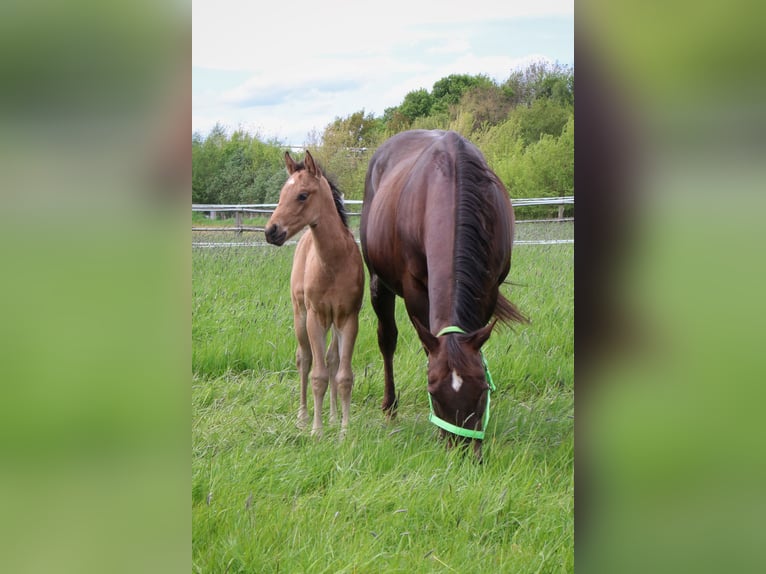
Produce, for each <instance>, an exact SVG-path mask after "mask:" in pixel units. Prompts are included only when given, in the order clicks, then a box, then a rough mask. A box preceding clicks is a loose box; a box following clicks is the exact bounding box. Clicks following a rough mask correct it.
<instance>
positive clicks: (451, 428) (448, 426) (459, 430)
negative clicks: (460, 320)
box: [428, 325, 496, 440]
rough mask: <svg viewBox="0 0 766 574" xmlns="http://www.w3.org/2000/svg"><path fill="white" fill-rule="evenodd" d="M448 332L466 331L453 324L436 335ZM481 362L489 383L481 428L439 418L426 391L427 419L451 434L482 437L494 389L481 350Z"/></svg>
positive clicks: (463, 333)
mask: <svg viewBox="0 0 766 574" xmlns="http://www.w3.org/2000/svg"><path fill="white" fill-rule="evenodd" d="M449 333H460V334H462V335H466V334H467V333H466V332H465V331H464V330H463V329H461V328H460V327H456V326H455V325H450V326H449V327H445V328H444V329H442V330H441V331H439V332H438V333H437V334H436V336H437V337H441V336H442V335H447V334H449ZM481 362H482V363H484V374H485V376H486V378H487V384H489V392H488V393H487V406H486V408H485V409H484V420H483V421H482V424H481V427H482V430H471V429H465V428H463V427H459V426H456V425H453V424H452V423H448V422H447V421H445V420H444V419H440V418H439V417H438V416H436V413H435V412H434V403H433V399H432V398H431V393H428V405H429V407H430V408H431V413H430V414H429V415H428V420H429V421H430V422H432V423H433V424H435V425H436V426H437V427H439V428H441V429H444V430H446V431H447V432H451V433H452V434H456V435H458V436H463V437H466V438H475V439H478V440H483V439H484V431H485V430H486V429H487V424H489V399H490V396H491V395H492V391H494V390H496V389H495V383H494V382H493V381H492V374H491V373H490V372H489V365H488V364H487V359H486V358H485V357H484V353H483V352H481Z"/></svg>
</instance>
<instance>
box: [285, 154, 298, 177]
mask: <svg viewBox="0 0 766 574" xmlns="http://www.w3.org/2000/svg"><path fill="white" fill-rule="evenodd" d="M285 167H286V168H287V175H292V174H294V173H295V170H296V169H297V168H298V164H297V163H295V161H294V160H293V158H291V157H290V152H289V151H286V152H285Z"/></svg>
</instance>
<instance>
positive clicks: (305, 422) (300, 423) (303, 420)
mask: <svg viewBox="0 0 766 574" xmlns="http://www.w3.org/2000/svg"><path fill="white" fill-rule="evenodd" d="M295 425H296V426H297V427H298V428H299V429H301V430H306V429H307V428H308V426H309V416H308V415H307V414H304V413H298V420H296V421H295Z"/></svg>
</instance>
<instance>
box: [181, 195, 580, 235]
mask: <svg viewBox="0 0 766 574" xmlns="http://www.w3.org/2000/svg"><path fill="white" fill-rule="evenodd" d="M345 203H346V205H347V206H349V207H352V206H359V209H361V205H362V201H361V200H359V199H347V200H346V201H345ZM538 205H558V206H559V212H558V218H556V219H518V220H517V221H516V223H525V222H535V223H537V222H541V221H572V220H573V219H574V218H573V217H564V207H565V206H566V205H574V196H573V195H568V196H565V197H525V198H519V199H514V200H513V208H514V210H515V211H516V210H518V209H519V208H523V207H526V206H538ZM276 207H277V204H276V203H259V204H244V205H234V204H230V205H222V204H207V203H193V204H192V211H201V212H205V213H210V219H216V218H217V217H218V214H220V213H234V226H233V227H231V226H230V227H194V226H192V231H236V232H239V233H242V232H243V231H260V232H262V231H264V228H263V227H258V226H247V225H242V214H244V213H251V214H255V215H270V214H271V213H272V212H273V211H274V209H275V208H276ZM348 215H350V216H359V215H361V213H360V211H352V212H349V213H348Z"/></svg>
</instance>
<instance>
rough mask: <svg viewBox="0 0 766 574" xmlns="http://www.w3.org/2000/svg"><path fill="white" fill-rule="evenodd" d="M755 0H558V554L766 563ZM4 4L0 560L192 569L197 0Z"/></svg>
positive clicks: (2, 565)
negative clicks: (569, 515)
mask: <svg viewBox="0 0 766 574" xmlns="http://www.w3.org/2000/svg"><path fill="white" fill-rule="evenodd" d="M763 11H764V10H763V8H762V6H760V5H758V4H756V3H754V2H730V3H726V4H715V3H712V4H711V3H703V4H700V3H692V2H688V1H676V2H672V1H671V2H664V3H661V4H656V5H651V6H650V5H647V4H646V3H645V2H641V3H639V2H637V1H634V0H628V1H627V2H619V3H610V2H605V1H603V0H602V1H597V0H590V1H586V0H583V1H579V2H578V3H577V5H576V36H575V37H576V59H575V66H576V67H577V68H578V88H577V95H576V97H575V110H576V115H577V116H578V121H579V129H578V133H577V135H576V140H575V150H576V151H575V154H576V168H575V178H576V181H575V185H576V187H577V191H578V194H579V197H578V205H577V211H578V213H577V225H576V229H575V238H576V246H575V253H576V286H575V302H576V339H575V340H576V356H575V364H576V429H577V434H576V449H577V451H576V459H577V473H576V484H577V490H576V523H577V529H576V533H577V534H576V537H577V553H576V569H577V571H578V572H579V571H582V572H633V571H635V572H647V571H652V572H681V571H695V572H718V571H735V572H746V571H763V569H764V562H765V560H764V558H763V555H762V552H760V551H759V550H760V548H761V547H762V539H763V534H762V532H763V529H762V528H761V527H760V526H761V525H760V520H759V518H760V516H761V515H762V514H763V512H762V511H763V510H764V506H765V503H766V500H765V497H764V493H763V487H762V486H763V484H764V482H765V481H764V478H766V477H765V476H764V474H765V473H764V470H765V468H764V460H763V458H764V454H763V452H764V449H763V444H764V442H763V434H764V433H763V424H762V422H761V420H762V419H761V416H759V415H758V409H757V407H760V406H761V404H763V398H764V392H763V390H762V386H761V384H759V381H761V382H762V381H763V380H764V375H763V373H764V369H763V366H764V365H763V363H764V355H765V354H764V352H763V350H762V346H763V342H764V340H765V339H766V337H764V335H765V331H766V329H765V328H764V326H763V317H764V315H765V314H764V297H763V287H762V286H763V279H764V256H763V245H764V241H763V232H762V228H763V224H762V222H761V219H762V217H763V213H764V208H766V198H764V194H763V189H764V181H765V180H766V178H764V175H765V174H764V171H765V170H766V168H764V161H763V159H764V157H766V156H765V155H764V151H765V149H766V146H765V145H764V134H765V133H766V130H765V129H764V128H766V110H765V108H764V105H763V103H764V101H765V100H764V95H766V85H765V84H766V79H765V78H764V75H763V74H762V68H763V63H762V62H763V59H762V55H763V42H762V39H761V36H762V34H761V31H762V22H763ZM0 15H1V16H2V17H0V28H1V32H2V33H0V45H1V46H2V49H0V78H1V79H2V81H0V125H2V130H0V201H1V202H2V209H0V252H1V255H0V261H2V281H0V311H1V313H2V320H0V343H1V345H0V349H2V351H0V352H2V361H0V384H1V385H2V386H1V387H0V388H1V389H2V394H3V399H2V401H0V449H1V450H0V455H1V456H2V464H1V465H0V489H1V490H2V492H3V493H4V497H3V498H4V503H3V512H2V518H1V519H0V533H1V534H2V536H0V540H2V542H0V557H1V558H0V569H2V570H3V571H8V572H38V571H50V570H52V569H54V568H55V570H56V571H59V572H91V571H99V572H102V571H111V572H120V571H125V572H135V571H142V572H149V571H162V572H168V571H175V570H179V571H188V569H189V566H190V556H191V553H190V544H191V523H190V509H189V505H188V500H189V499H188V488H189V468H190V463H189V457H188V453H189V451H188V448H189V440H190V439H189V424H190V421H189V415H188V413H189V410H188V406H189V387H188V382H189V372H190V369H189V366H190V316H189V315H190V313H189V309H190V306H189V300H190V245H189V235H188V233H189V225H188V219H189V218H188V211H189V203H190V179H191V170H190V141H189V137H190V135H191V134H190V133H189V131H190V130H189V127H190V108H191V93H190V84H191V82H190V79H191V66H190V61H191V57H190V53H191V32H190V29H191V26H190V24H191V6H190V5H189V4H188V3H184V2H180V1H174V2H159V3H158V2H146V1H139V2H135V1H134V2H130V3H128V2H123V1H120V0H118V1H117V2H110V3H107V4H104V3H95V2H89V1H82V0H75V1H73V2H67V3H54V2H45V1H42V2H19V1H16V0H11V1H10V2H5V3H4V4H3V8H2V9H0Z"/></svg>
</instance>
